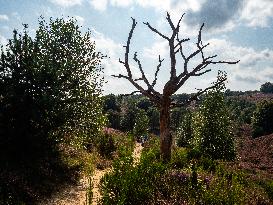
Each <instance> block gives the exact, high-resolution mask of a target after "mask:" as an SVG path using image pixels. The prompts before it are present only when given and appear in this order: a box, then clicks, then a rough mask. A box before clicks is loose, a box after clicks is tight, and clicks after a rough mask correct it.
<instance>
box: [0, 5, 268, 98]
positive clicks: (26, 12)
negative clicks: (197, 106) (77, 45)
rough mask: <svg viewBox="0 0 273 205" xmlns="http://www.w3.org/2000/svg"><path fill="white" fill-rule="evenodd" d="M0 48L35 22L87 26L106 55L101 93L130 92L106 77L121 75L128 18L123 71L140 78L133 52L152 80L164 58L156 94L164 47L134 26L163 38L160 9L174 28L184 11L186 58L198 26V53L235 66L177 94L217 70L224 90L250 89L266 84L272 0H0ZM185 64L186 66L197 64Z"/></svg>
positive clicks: (164, 75) (165, 29)
mask: <svg viewBox="0 0 273 205" xmlns="http://www.w3.org/2000/svg"><path fill="white" fill-rule="evenodd" d="M0 3H1V4H0V5H1V6H0V43H1V44H6V42H7V39H9V38H11V36H12V30H13V29H14V28H16V29H18V30H22V23H27V24H29V29H30V34H32V35H33V34H34V32H35V29H36V28H37V24H38V18H39V16H41V15H42V16H44V17H45V18H46V19H47V20H48V19H49V17H53V18H56V17H64V18H68V17H75V18H76V19H77V20H78V24H80V25H81V26H82V30H83V31H85V30H86V29H87V28H90V29H91V31H92V33H93V35H92V38H93V40H95V42H96V45H97V49H98V50H100V51H102V52H103V53H105V54H107V55H108V56H109V58H107V59H105V61H104V62H103V66H104V68H105V74H104V75H105V78H106V79H107V81H108V83H107V84H106V86H105V88H104V89H105V91H104V93H105V94H108V93H115V94H117V93H129V92H132V91H134V90H135V89H134V88H133V86H131V85H130V83H129V82H127V81H126V80H123V79H117V78H113V77H111V74H118V73H123V74H125V68H124V67H123V66H122V65H121V64H120V63H118V59H119V58H121V59H122V58H123V57H124V48H123V47H122V46H123V45H124V44H125V43H126V41H127V36H128V32H129V30H130V27H131V23H132V22H131V18H130V17H134V18H135V19H136V21H137V22H138V24H137V27H136V29H135V32H134V36H133V39H132V44H131V51H132V52H131V58H130V65H131V67H132V70H133V73H134V76H135V77H136V78H137V77H139V76H140V72H139V70H138V68H137V65H136V64H135V62H134V61H133V54H134V52H135V51H137V52H138V56H139V59H140V60H141V62H142V65H143V68H144V70H145V72H146V73H147V76H148V79H149V80H153V75H154V71H155V70H156V66H157V64H158V60H157V59H158V55H159V54H160V55H161V56H162V58H164V59H165V61H164V62H163V65H162V68H161V70H160V72H159V79H158V83H157V86H156V89H157V90H158V91H159V92H160V91H161V90H162V87H163V86H164V83H165V82H166V81H167V80H168V78H169V61H168V45H167V42H165V41H164V39H162V38H160V37H158V36H157V35H156V34H155V33H153V32H151V31H150V30H149V29H148V28H147V26H145V25H144V24H143V23H142V22H143V21H144V22H147V21H148V22H149V23H150V24H151V25H152V26H154V27H156V28H157V29H158V30H160V31H161V32H162V33H164V34H166V35H169V34H170V28H169V24H168V22H167V21H166V11H168V12H170V14H171V17H172V19H173V21H174V22H176V21H177V20H178V19H179V18H180V16H181V15H182V14H183V13H186V15H185V17H184V18H183V20H182V22H181V32H180V36H181V37H183V38H187V37H189V38H191V41H190V42H189V43H188V42H187V43H185V48H186V51H187V52H191V51H193V50H194V49H195V43H196V37H197V34H198V30H199V27H200V25H201V23H203V22H204V23H205V28H204V30H203V33H202V34H203V41H204V42H210V46H209V47H208V48H207V49H206V50H205V54H207V55H210V54H218V57H217V59H218V60H240V63H238V64H237V65H217V66H212V67H211V68H212V69H213V71H212V72H210V73H208V74H205V75H203V76H201V77H195V78H193V79H191V80H189V81H188V82H187V83H186V84H185V85H184V86H183V87H182V88H181V89H180V90H179V91H178V93H183V92H194V91H195V89H196V88H204V87H205V86H208V85H210V84H211V83H212V82H213V81H215V79H216V73H217V71H218V70H219V69H220V70H224V71H226V72H227V73H228V83H227V87H228V88H230V89H231V90H255V89H259V87H260V85H261V84H263V83H265V82H267V81H271V82H273V35H272V34H273V1H272V0H36V1H34V0H0ZM198 60H200V59H199V58H196V59H193V61H192V63H191V65H192V66H193V65H195V64H197V63H198ZM178 61H179V62H178V64H177V70H178V71H181V72H182V63H183V61H182V58H181V57H178Z"/></svg>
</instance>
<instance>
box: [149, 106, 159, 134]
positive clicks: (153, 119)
mask: <svg viewBox="0 0 273 205" xmlns="http://www.w3.org/2000/svg"><path fill="white" fill-rule="evenodd" d="M147 116H148V117H149V128H150V131H151V132H152V133H154V134H159V129H160V128H159V111H158V109H157V108H155V107H150V108H149V109H148V111H147Z"/></svg>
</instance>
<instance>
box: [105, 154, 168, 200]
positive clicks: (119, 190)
mask: <svg viewBox="0 0 273 205" xmlns="http://www.w3.org/2000/svg"><path fill="white" fill-rule="evenodd" d="M165 170H166V166H165V165H164V164H162V163H161V162H157V161H155V156H154V155H153V154H151V153H145V154H144V155H143V156H142V157H141V159H140V163H139V164H137V165H135V166H134V163H133V158H132V156H131V155H129V156H123V157H121V158H119V159H117V160H115V162H114V165H113V171H112V172H110V173H108V174H106V175H105V176H104V177H103V178H102V180H101V186H100V190H101V193H102V201H101V202H102V203H103V204H106V205H108V204H109V205H110V204H111V205H112V204H120V205H122V204H149V202H151V201H153V200H154V197H155V196H156V191H157V188H158V181H159V179H160V178H161V177H162V176H163V174H164V173H165Z"/></svg>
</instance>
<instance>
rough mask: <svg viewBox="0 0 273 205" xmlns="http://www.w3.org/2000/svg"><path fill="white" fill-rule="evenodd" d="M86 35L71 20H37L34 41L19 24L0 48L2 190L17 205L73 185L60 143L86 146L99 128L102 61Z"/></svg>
mask: <svg viewBox="0 0 273 205" xmlns="http://www.w3.org/2000/svg"><path fill="white" fill-rule="evenodd" d="M90 35H91V34H90V33H89V32H87V33H84V34H82V33H81V31H80V28H79V26H77V25H76V21H75V20H74V19H69V20H64V19H56V20H53V19H50V22H49V23H46V22H45V20H44V19H43V18H41V19H39V27H38V29H37V31H36V33H35V37H34V38H32V37H31V36H30V35H29V34H28V28H27V25H24V30H23V32H22V33H18V31H17V30H14V33H13V38H12V39H10V40H9V41H8V44H7V45H6V46H5V47H3V46H2V47H1V52H0V55H1V58H0V87H1V89H0V164H1V166H0V173H1V174H0V183H1V185H2V184H5V186H6V187H9V188H8V190H9V195H11V196H12V197H14V198H15V199H16V198H20V197H21V198H22V199H23V201H26V202H27V203H30V204H31V203H32V200H35V199H37V198H38V196H40V195H41V194H49V193H50V192H51V191H52V190H53V188H52V187H54V186H57V184H59V183H60V182H61V180H60V178H61V177H62V175H63V176H64V177H63V178H64V180H67V181H69V180H68V179H72V178H73V177H72V176H70V177H69V176H68V175H69V174H70V173H71V170H68V169H67V167H66V165H65V164H64V163H63V162H62V161H61V160H60V158H61V157H60V156H61V153H60V152H59V144H60V142H62V141H66V140H67V141H69V142H70V143H71V144H73V145H75V146H81V147H83V146H85V145H87V144H88V143H91V142H92V141H93V138H94V136H97V134H99V133H100V131H101V129H102V126H103V125H104V122H105V118H104V116H103V115H102V105H101V99H100V97H99V96H100V95H101V86H102V83H103V80H102V78H101V77H100V74H101V68H100V62H101V60H102V58H103V57H102V55H101V54H100V53H97V52H96V51H95V45H94V42H92V41H91V40H90ZM79 59H81V60H79ZM90 62H91V63H90ZM74 139H75V140H74ZM13 178H14V179H13ZM54 183H56V184H55V185H54ZM46 184H47V185H46ZM45 187H46V188H45ZM2 191H3V190H2V189H1V192H2ZM1 194H2V193H0V195H1Z"/></svg>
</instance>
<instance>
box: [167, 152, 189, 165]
mask: <svg viewBox="0 0 273 205" xmlns="http://www.w3.org/2000/svg"><path fill="white" fill-rule="evenodd" d="M187 164H188V152H187V149H185V148H176V149H174V150H173V152H172V157H171V160H170V165H171V167H173V168H179V169H181V168H184V167H186V166H187Z"/></svg>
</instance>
